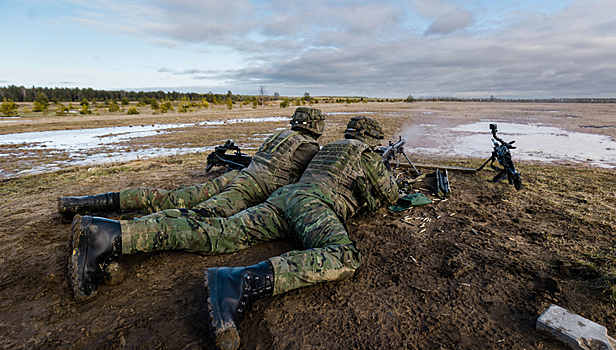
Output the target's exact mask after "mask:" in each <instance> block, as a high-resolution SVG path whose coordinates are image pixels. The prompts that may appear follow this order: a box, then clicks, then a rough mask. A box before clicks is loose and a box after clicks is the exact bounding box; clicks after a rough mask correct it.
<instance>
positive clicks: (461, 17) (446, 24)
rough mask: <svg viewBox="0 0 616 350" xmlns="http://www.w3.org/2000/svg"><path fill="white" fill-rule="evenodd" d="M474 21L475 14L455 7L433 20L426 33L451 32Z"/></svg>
mask: <svg viewBox="0 0 616 350" xmlns="http://www.w3.org/2000/svg"><path fill="white" fill-rule="evenodd" d="M472 22H473V15H472V14H471V13H470V12H469V11H466V10H463V9H455V10H453V11H451V12H448V13H445V14H444V15H442V16H440V17H439V18H438V19H437V20H435V21H434V22H432V23H431V24H430V26H429V27H428V29H427V30H426V32H425V34H449V33H451V32H453V31H455V30H458V29H464V28H466V27H467V26H469V25H470V24H471V23H472Z"/></svg>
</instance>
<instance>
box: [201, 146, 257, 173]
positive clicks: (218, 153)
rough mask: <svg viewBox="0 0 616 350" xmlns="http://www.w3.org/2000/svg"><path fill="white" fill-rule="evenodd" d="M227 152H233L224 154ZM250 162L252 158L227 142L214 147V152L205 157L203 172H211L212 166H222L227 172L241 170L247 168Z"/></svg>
mask: <svg viewBox="0 0 616 350" xmlns="http://www.w3.org/2000/svg"><path fill="white" fill-rule="evenodd" d="M228 150H231V151H235V153H232V154H226V152H227V151H228ZM251 161H252V157H251V156H249V155H247V154H245V153H242V151H241V150H240V148H239V147H238V146H236V145H235V144H234V143H233V141H231V140H227V142H225V144H224V145H222V146H216V148H214V152H212V153H210V154H209V155H208V156H207V165H206V166H205V171H206V172H208V171H210V170H212V168H213V167H214V166H224V167H226V168H227V170H230V169H235V170H241V169H244V168H245V167H247V166H248V165H249V164H250V162H251Z"/></svg>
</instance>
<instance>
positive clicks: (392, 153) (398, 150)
mask: <svg viewBox="0 0 616 350" xmlns="http://www.w3.org/2000/svg"><path fill="white" fill-rule="evenodd" d="M405 143H406V140H404V139H403V138H402V136H400V139H399V140H398V142H396V143H392V142H391V141H389V146H383V147H381V148H380V149H379V150H377V151H376V152H377V153H379V154H381V157H383V162H384V163H385V165H388V168H391V164H390V161H391V160H392V159H394V160H395V161H396V167H398V165H400V160H399V159H398V154H402V155H404V158H406V160H407V161H408V162H409V164H410V165H411V166H412V167H413V170H415V172H416V173H417V175H421V173H420V172H419V170H417V168H415V165H414V164H413V162H411V160H410V159H409V157H408V156H407V155H406V153H404V144H405Z"/></svg>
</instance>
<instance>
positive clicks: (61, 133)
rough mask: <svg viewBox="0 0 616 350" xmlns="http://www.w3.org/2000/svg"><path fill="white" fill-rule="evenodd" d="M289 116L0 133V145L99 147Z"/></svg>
mask: <svg viewBox="0 0 616 350" xmlns="http://www.w3.org/2000/svg"><path fill="white" fill-rule="evenodd" d="M288 120H289V118H288V117H263V118H246V119H229V120H224V121H221V120H212V121H202V122H198V123H184V124H154V125H141V126H119V127H111V128H96V129H81V130H57V131H37V132H26V133H19V134H6V135H0V145H3V144H5V145H6V144H9V145H17V144H25V143H28V144H29V145H24V146H23V147H20V149H44V148H55V149H62V150H67V151H71V150H88V149H93V148H98V147H101V146H103V145H108V144H111V143H117V142H119V141H125V140H128V139H130V138H135V137H146V136H152V135H156V134H157V133H159V132H163V131H166V130H171V129H177V128H186V127H189V126H193V125H199V126H210V125H223V124H236V123H246V122H250V123H259V122H278V121H288Z"/></svg>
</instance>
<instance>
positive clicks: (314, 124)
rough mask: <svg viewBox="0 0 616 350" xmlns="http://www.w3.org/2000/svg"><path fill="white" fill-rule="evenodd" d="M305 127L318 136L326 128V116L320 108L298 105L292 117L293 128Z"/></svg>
mask: <svg viewBox="0 0 616 350" xmlns="http://www.w3.org/2000/svg"><path fill="white" fill-rule="evenodd" d="M297 129H304V130H307V131H309V132H311V133H312V134H315V135H316V136H317V137H318V136H321V135H323V131H324V130H325V116H324V115H323V113H322V112H321V110H320V109H315V108H309V107H298V108H297V109H296V110H295V113H294V114H293V119H291V130H297Z"/></svg>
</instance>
